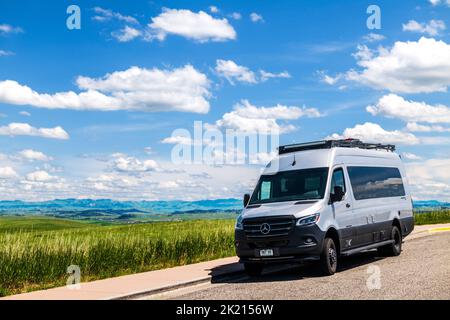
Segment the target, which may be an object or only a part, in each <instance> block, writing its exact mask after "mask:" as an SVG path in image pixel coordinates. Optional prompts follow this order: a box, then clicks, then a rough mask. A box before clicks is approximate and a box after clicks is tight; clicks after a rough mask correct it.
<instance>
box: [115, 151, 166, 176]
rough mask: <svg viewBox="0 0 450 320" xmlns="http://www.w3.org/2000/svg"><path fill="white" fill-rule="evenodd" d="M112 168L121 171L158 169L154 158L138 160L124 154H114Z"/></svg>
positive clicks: (135, 171)
mask: <svg viewBox="0 0 450 320" xmlns="http://www.w3.org/2000/svg"><path fill="white" fill-rule="evenodd" d="M113 168H114V169H115V170H117V171H123V172H131V173H133V172H134V173H137V172H148V171H154V170H157V169H158V164H157V163H156V161H154V160H150V159H148V160H139V159H137V158H134V157H130V156H126V155H116V156H115V159H114V161H113Z"/></svg>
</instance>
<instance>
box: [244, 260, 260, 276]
mask: <svg viewBox="0 0 450 320" xmlns="http://www.w3.org/2000/svg"><path fill="white" fill-rule="evenodd" d="M263 267H264V266H263V265H262V264H261V263H244V270H245V273H246V274H247V275H248V276H250V277H257V276H260V275H261V273H262V271H263Z"/></svg>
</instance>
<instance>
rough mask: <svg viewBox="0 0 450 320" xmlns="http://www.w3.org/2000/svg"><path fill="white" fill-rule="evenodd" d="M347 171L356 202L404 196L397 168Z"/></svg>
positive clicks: (359, 168) (353, 169) (352, 168)
mask: <svg viewBox="0 0 450 320" xmlns="http://www.w3.org/2000/svg"><path fill="white" fill-rule="evenodd" d="M347 171H348V175H349V177H350V182H351V184H352V189H353V195H354V196H355V199H356V200H363V199H374V198H389V197H400V196H404V195H405V188H404V186H403V181H402V177H401V175H400V171H399V170H398V168H385V167H348V168H347Z"/></svg>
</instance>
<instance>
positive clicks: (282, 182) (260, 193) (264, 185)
mask: <svg viewBox="0 0 450 320" xmlns="http://www.w3.org/2000/svg"><path fill="white" fill-rule="evenodd" d="M327 176H328V168H317V169H305V170H294V171H283V172H278V173H277V174H274V175H263V176H261V178H260V179H259V182H258V185H257V186H256V189H255V192H253V195H252V198H251V200H250V204H258V203H270V202H281V201H296V200H309V199H322V198H323V196H324V193H325V187H326V183H327Z"/></svg>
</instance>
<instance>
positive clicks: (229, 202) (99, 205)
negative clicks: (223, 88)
mask: <svg viewBox="0 0 450 320" xmlns="http://www.w3.org/2000/svg"><path fill="white" fill-rule="evenodd" d="M414 208H415V209H417V210H430V209H431V210H432V209H449V208H450V203H449V202H441V201H437V200H427V201H423V200H422V201H414ZM241 209H242V200H240V199H216V200H200V201H177V200H174V201H117V200H111V199H55V200H51V201H42V202H26V201H20V200H17V201H0V215H50V216H55V217H66V218H77V219H79V218H86V219H87V218H92V219H105V218H111V219H118V218H120V219H126V218H127V217H128V218H130V217H135V216H138V217H152V216H157V215H161V216H181V215H186V216H187V215H195V216H198V217H200V216H202V217H204V216H208V215H209V216H214V215H219V214H223V213H226V214H235V213H238V212H239V211H240V210H241Z"/></svg>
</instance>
